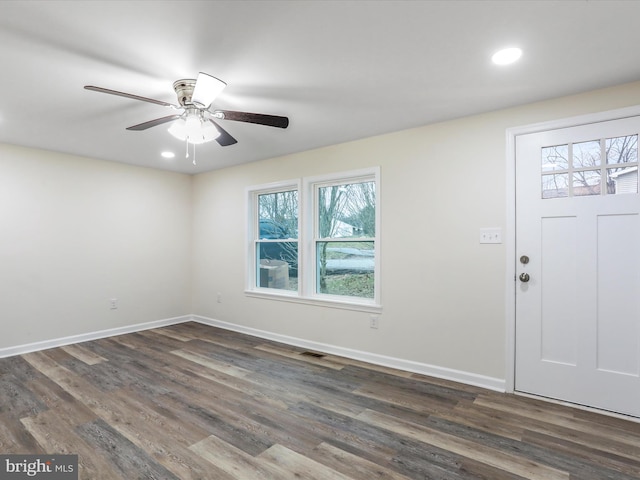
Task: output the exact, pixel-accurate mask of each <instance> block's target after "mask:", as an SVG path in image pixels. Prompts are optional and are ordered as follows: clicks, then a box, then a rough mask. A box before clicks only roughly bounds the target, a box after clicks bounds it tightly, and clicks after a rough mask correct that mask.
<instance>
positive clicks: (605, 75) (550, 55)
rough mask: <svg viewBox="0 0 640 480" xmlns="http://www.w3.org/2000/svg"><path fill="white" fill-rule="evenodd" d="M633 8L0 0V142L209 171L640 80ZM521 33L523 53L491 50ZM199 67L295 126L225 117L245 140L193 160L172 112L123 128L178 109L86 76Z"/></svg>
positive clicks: (245, 105)
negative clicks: (158, 121)
mask: <svg viewBox="0 0 640 480" xmlns="http://www.w3.org/2000/svg"><path fill="white" fill-rule="evenodd" d="M639 21H640V2H638V1H613V0H610V1H582V0H577V1H504V2H500V1H415V0H413V1H381V0H378V1H365V0H356V1H260V0H259V1H202V2H190V1H132V0H128V1H126V2H125V1H122V2H120V1H82V2H81V1H76V0H73V1H55V0H54V1H22V0H21V1H8V0H3V1H0V87H1V88H2V97H1V98H0V142H4V143H11V144H17V145H25V146H30V147H37V148H44V149H49V150H54V151H60V152H66V153H71V154H77V155H84V156H89V157H95V158H99V159H105V160H112V161H117V162H124V163H131V164H137V165H143V166H149V167H155V168H162V169H167V170H173V171H179V172H185V173H199V172H203V171H208V170H213V169H217V168H222V167H225V166H229V165H237V164H241V163H245V162H251V161H256V160H260V159H263V158H269V157H275V156H280V155H284V154H288V153H293V152H299V151H303V150H308V149H312V148H316V147H321V146H324V145H331V144H336V143H341V142H345V141H349V140H354V139H358V138H363V137H368V136H372V135H377V134H381V133H386V132H392V131H397V130H402V129H406V128H411V127H415V126H420V125H425V124H428V123H432V122H437V121H442V120H446V119H452V118H457V117H461V116H465V115H471V114H475V113H480V112H485V111H491V110H496V109H500V108H504V107H508V106H513V105H519V104H524V103H529V102H533V101H538V100H542V99H547V98H552V97H558V96H562V95H567V94H571V93H577V92H581V91H586V90H591V89H595V88H600V87H605V86H609V85H616V84H621V83H625V82H629V81H634V80H639V79H640V62H639V61H638V45H640V28H638V22H639ZM514 45H515V46H519V47H521V48H522V49H523V50H524V55H523V57H522V59H521V61H520V62H519V63H517V64H515V65H512V66H509V67H497V66H494V65H492V64H491V62H490V57H491V55H492V54H493V53H494V51H496V50H497V49H499V48H501V47H505V46H514ZM200 71H203V72H206V73H209V74H211V75H214V76H216V77H219V78H221V79H223V80H224V81H226V82H227V84H228V87H227V88H226V90H225V91H224V92H223V93H222V95H221V96H220V97H219V98H218V100H216V103H215V107H216V108H224V109H229V110H241V111H248V112H257V113H269V114H275V115H285V116H288V117H289V118H290V122H291V123H290V126H289V128H288V129H286V130H281V129H277V128H270V127H265V126H260V125H252V124H244V123H239V122H232V121H221V123H222V125H223V126H224V128H225V129H226V130H227V131H228V132H229V133H231V134H232V135H233V136H234V137H235V138H236V139H238V143H237V144H236V145H232V146H229V147H220V146H219V145H218V144H217V143H216V142H212V143H208V144H206V145H202V146H199V147H197V162H198V165H197V166H195V167H194V166H193V165H192V164H191V163H190V161H189V160H186V159H185V158H184V144H182V143H181V142H180V141H179V140H176V139H175V138H173V137H172V136H170V135H169V134H168V133H167V130H166V128H167V126H166V125H164V126H158V127H155V128H152V129H150V130H146V131H143V132H132V131H126V130H125V128H126V127H128V126H131V125H135V124H138V123H141V122H144V121H147V120H151V119H154V118H157V117H162V116H165V115H169V114H171V113H172V112H170V111H168V110H167V109H165V108H163V107H160V106H157V105H153V104H150V103H144V102H137V101H134V100H130V99H126V98H122V97H116V96H111V95H105V94H101V93H96V92H90V91H87V90H84V89H83V86H84V85H97V86H101V87H105V88H110V89H114V90H120V91H124V92H129V93H133V94H136V95H142V96H146V97H151V98H155V99H158V100H163V101H167V102H170V103H176V98H175V94H174V92H173V89H172V84H173V82H174V81H175V80H177V79H181V78H195V77H196V76H197V74H198V72H200ZM639 101H640V99H639ZM164 150H173V151H174V152H176V158H174V159H173V160H166V159H163V158H161V157H160V152H162V151H164Z"/></svg>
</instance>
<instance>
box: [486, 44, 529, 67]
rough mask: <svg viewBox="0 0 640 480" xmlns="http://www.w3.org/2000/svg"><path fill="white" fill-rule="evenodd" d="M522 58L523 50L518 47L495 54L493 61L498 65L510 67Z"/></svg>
mask: <svg viewBox="0 0 640 480" xmlns="http://www.w3.org/2000/svg"><path fill="white" fill-rule="evenodd" d="M521 56H522V50H521V49H519V48H517V47H512V48H504V49H502V50H499V51H497V52H496V53H494V54H493V57H491V61H492V62H493V63H495V64H496V65H509V64H510V63H513V62H516V61H518V59H519V58H520V57H521Z"/></svg>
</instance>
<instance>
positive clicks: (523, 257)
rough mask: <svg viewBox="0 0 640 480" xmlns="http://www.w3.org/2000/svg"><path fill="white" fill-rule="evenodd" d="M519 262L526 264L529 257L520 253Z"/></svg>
mask: <svg viewBox="0 0 640 480" xmlns="http://www.w3.org/2000/svg"><path fill="white" fill-rule="evenodd" d="M520 263H521V264H523V265H526V264H527V263H529V257H527V256H526V255H522V256H521V257H520Z"/></svg>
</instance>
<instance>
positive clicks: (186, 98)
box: [173, 78, 196, 107]
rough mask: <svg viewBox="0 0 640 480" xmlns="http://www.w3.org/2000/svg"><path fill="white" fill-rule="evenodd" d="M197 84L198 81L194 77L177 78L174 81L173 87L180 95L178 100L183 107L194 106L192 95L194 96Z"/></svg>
mask: <svg viewBox="0 0 640 480" xmlns="http://www.w3.org/2000/svg"><path fill="white" fill-rule="evenodd" d="M195 86H196V81H195V79H193V78H189V79H184V80H176V81H175V82H173V89H174V90H175V91H176V95H177V96H178V102H179V103H180V105H182V106H183V107H186V106H192V105H193V103H192V102H191V97H192V96H193V89H194V88H195Z"/></svg>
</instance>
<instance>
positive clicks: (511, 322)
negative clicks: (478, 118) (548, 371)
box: [505, 105, 640, 393]
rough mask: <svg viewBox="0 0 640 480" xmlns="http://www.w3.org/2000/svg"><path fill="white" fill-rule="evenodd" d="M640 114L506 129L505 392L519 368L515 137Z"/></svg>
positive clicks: (627, 111) (639, 110)
mask: <svg viewBox="0 0 640 480" xmlns="http://www.w3.org/2000/svg"><path fill="white" fill-rule="evenodd" d="M636 116H640V105H635V106H631V107H625V108H619V109H616V110H608V111H604V112H596V113H590V114H586V115H580V116H577V117H568V118H563V119H559V120H551V121H548V122H541V123H534V124H530V125H523V126H520V127H513V128H509V129H507V131H506V162H507V163H506V179H507V185H506V191H507V223H506V232H505V244H506V267H507V268H506V279H505V291H506V295H505V297H506V298H505V320H506V332H505V336H506V349H505V351H506V364H505V377H506V379H505V387H506V391H507V392H509V393H512V392H514V391H515V368H516V347H515V333H516V281H515V278H516V241H517V239H516V150H515V146H516V137H518V136H520V135H527V134H530V133H539V132H545V131H549V130H558V129H560V128H570V127H577V126H580V125H588V124H590V123H598V122H607V121H610V120H619V119H622V118H629V117H636Z"/></svg>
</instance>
